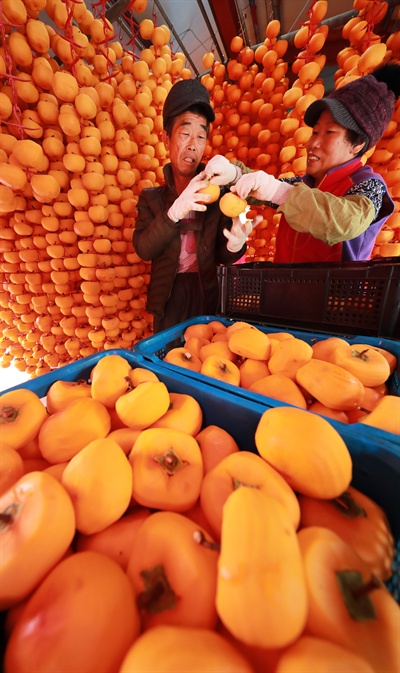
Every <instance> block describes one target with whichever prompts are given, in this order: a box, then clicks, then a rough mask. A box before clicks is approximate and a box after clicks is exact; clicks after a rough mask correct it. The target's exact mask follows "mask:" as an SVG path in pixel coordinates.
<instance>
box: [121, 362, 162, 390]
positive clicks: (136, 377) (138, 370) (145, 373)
mask: <svg viewBox="0 0 400 673" xmlns="http://www.w3.org/2000/svg"><path fill="white" fill-rule="evenodd" d="M129 378H130V381H131V384H132V386H133V387H134V388H136V386H138V385H139V383H143V382H144V381H159V380H160V379H159V378H158V376H157V374H155V372H152V371H151V370H150V369H146V368H145V367H134V368H133V369H131V371H130V372H129Z"/></svg>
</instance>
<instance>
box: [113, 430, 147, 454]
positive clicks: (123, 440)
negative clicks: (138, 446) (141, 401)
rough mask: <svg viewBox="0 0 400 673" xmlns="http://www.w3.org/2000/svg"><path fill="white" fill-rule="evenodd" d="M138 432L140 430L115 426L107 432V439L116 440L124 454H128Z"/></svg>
mask: <svg viewBox="0 0 400 673" xmlns="http://www.w3.org/2000/svg"><path fill="white" fill-rule="evenodd" d="M140 433H141V430H132V428H126V427H125V428H116V429H115V430H112V431H111V432H109V433H108V435H107V439H113V440H114V441H115V442H117V444H119V445H120V447H121V449H122V450H123V452H124V454H125V455H126V456H128V455H129V454H130V452H131V451H132V447H133V445H134V443H135V442H136V440H137V438H138V437H139V434H140Z"/></svg>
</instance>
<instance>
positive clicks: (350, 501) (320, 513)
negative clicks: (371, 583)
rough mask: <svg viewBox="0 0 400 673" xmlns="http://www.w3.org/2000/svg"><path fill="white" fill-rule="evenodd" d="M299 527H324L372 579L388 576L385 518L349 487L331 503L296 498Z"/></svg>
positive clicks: (389, 541)
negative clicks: (346, 546) (348, 547)
mask: <svg viewBox="0 0 400 673" xmlns="http://www.w3.org/2000/svg"><path fill="white" fill-rule="evenodd" d="M298 498H299V503H300V512H301V527H302V528H306V527H308V526H324V527H325V528H330V529H331V530H333V531H335V533H337V534H338V535H340V537H341V538H342V539H343V540H345V542H347V543H348V544H349V545H351V546H352V547H353V548H354V549H355V550H356V552H357V553H358V554H359V555H360V556H361V558H362V559H363V560H364V561H365V562H366V563H368V565H369V566H370V568H371V570H372V572H373V573H374V575H376V576H377V577H378V578H379V579H381V580H383V581H384V580H387V579H389V577H390V576H391V574H392V564H393V557H394V539H393V535H392V532H391V530H390V525H389V522H388V520H387V517H386V514H385V513H384V511H383V510H382V508H381V507H379V505H378V504H377V503H376V502H374V501H373V500H372V499H371V498H369V497H368V496H366V495H365V494H364V493H361V491H359V490H358V489H356V488H354V487H353V486H349V487H348V489H347V490H346V491H345V492H344V493H342V495H341V496H339V497H338V498H334V499H332V500H321V499H318V498H310V497H308V496H305V495H301V494H299V496H298Z"/></svg>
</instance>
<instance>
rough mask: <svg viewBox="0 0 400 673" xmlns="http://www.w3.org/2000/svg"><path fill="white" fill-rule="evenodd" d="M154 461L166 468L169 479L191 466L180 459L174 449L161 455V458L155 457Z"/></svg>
mask: <svg viewBox="0 0 400 673" xmlns="http://www.w3.org/2000/svg"><path fill="white" fill-rule="evenodd" d="M154 460H155V461H157V463H159V464H160V465H161V467H163V468H164V470H165V471H166V473H167V474H168V476H169V477H173V475H174V474H175V473H176V472H178V470H181V469H182V468H183V467H186V465H189V463H188V462H187V461H186V460H181V459H180V458H179V456H178V455H177V454H176V453H175V451H174V450H173V448H170V449H168V451H166V452H165V453H163V454H161V456H154Z"/></svg>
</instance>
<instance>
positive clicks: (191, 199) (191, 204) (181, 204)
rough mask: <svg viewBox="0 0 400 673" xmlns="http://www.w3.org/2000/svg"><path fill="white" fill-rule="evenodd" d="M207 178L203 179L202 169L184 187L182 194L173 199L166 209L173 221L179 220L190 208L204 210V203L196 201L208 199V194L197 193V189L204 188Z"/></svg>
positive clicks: (206, 185)
mask: <svg viewBox="0 0 400 673" xmlns="http://www.w3.org/2000/svg"><path fill="white" fill-rule="evenodd" d="M208 185H209V180H205V179H204V171H203V172H201V173H199V174H198V175H195V176H194V178H192V179H191V181H190V182H189V184H188V186H187V187H186V189H184V190H183V192H182V194H180V195H179V196H178V198H177V199H175V201H174V203H173V204H172V206H171V208H170V209H169V210H168V213H167V215H168V217H169V218H170V220H173V222H179V220H182V219H183V218H184V217H186V215H187V214H188V213H190V211H191V210H198V211H204V210H207V205H206V204H204V203H197V201H203V202H204V201H209V200H210V199H211V196H210V194H198V193H197V192H198V191H199V189H204V188H205V187H208Z"/></svg>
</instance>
